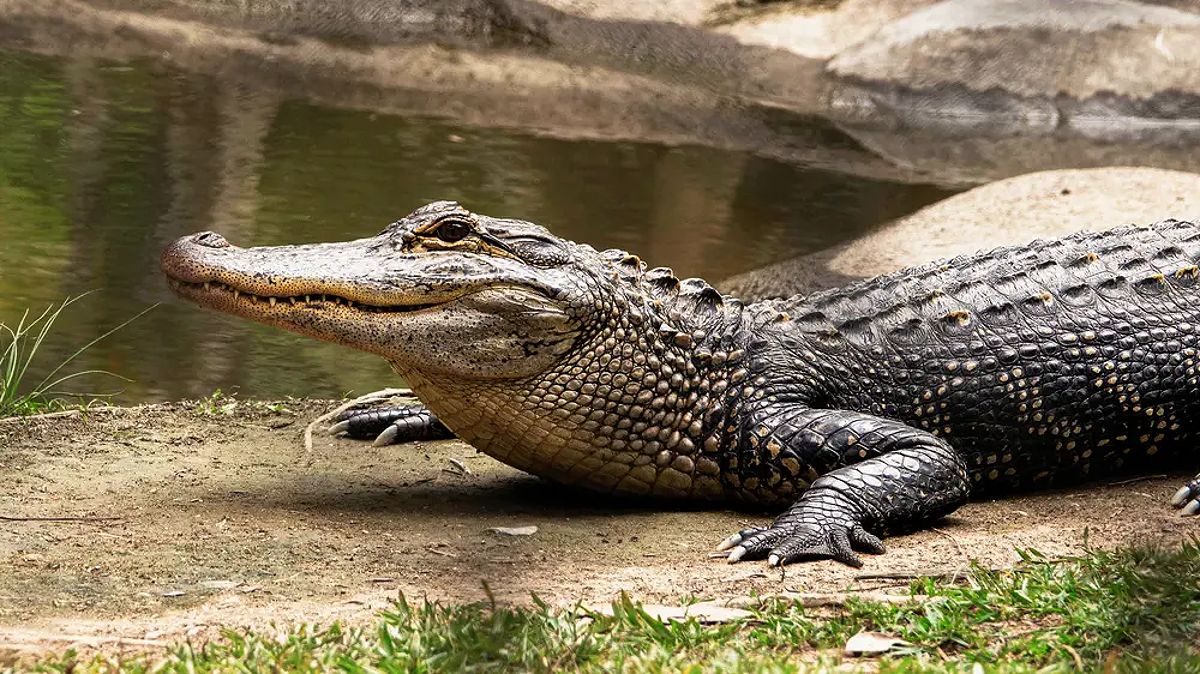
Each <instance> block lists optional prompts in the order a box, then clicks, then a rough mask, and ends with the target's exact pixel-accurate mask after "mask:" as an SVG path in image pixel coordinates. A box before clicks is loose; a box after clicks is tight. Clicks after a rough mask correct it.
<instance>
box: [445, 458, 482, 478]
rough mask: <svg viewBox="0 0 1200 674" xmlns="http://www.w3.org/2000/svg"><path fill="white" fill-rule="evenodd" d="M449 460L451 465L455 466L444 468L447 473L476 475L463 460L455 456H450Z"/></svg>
mask: <svg viewBox="0 0 1200 674" xmlns="http://www.w3.org/2000/svg"><path fill="white" fill-rule="evenodd" d="M447 460H448V461H449V462H450V465H451V466H454V469H453V470H451V469H449V468H443V469H442V470H444V471H446V472H447V473H454V474H455V475H474V473H472V472H471V469H470V468H467V464H465V463H463V462H462V461H461V460H459V459H456V458H454V457H450V458H449V459H447Z"/></svg>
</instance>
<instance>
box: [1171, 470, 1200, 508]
mask: <svg viewBox="0 0 1200 674" xmlns="http://www.w3.org/2000/svg"><path fill="white" fill-rule="evenodd" d="M1171 505H1173V506H1175V507H1176V508H1179V509H1180V511H1179V514H1181V515H1184V516H1188V515H1197V514H1200V475H1197V476H1196V477H1194V478H1192V479H1191V480H1190V481H1189V482H1188V483H1187V484H1185V485H1183V486H1182V487H1180V488H1179V491H1177V492H1175V495H1174V496H1172V497H1171Z"/></svg>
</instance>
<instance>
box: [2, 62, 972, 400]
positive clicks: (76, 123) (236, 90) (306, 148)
mask: <svg viewBox="0 0 1200 674" xmlns="http://www.w3.org/2000/svg"><path fill="white" fill-rule="evenodd" d="M950 193H951V191H950V190H948V189H946V188H943V187H938V186H935V185H921V184H905V183H898V182H897V183H893V182H886V181H879V180H872V179H866V178H861V177H854V176H851V175H849V174H842V173H838V172H833V171H829V170H819V169H815V168H811V167H805V166H797V165H789V164H785V163H779V162H776V161H772V160H768V159H763V158H760V157H756V156H753V155H749V154H744V153H737V152H729V151H722V150H715V149H710V148H703V147H671V146H664V145H655V144H645V143H635V142H598V141H580V140H563V139H556V138H547V137H539V136H535V135H528V134H524V133H519V132H516V131H510V130H497V129H483V128H474V127H466V126H460V125H455V124H453V123H450V122H447V121H443V120H437V119H428V118H412V117H398V116H392V115H386V114H381V113H378V112H373V111H370V110H345V109H333V108H324V107H318V106H314V105H312V104H309V103H304V102H300V101H291V100H281V99H280V98H279V97H277V96H272V95H268V94H264V93H262V92H260V91H257V90H254V89H251V88H249V87H244V86H238V85H235V84H231V83H228V82H222V81H221V80H220V79H219V78H214V77H210V76H202V75H196V74H189V73H185V72H180V71H175V70H172V69H170V68H168V67H166V66H164V65H162V64H161V63H158V62H154V63H151V62H138V61H133V62H119V63H118V62H106V61H99V60H94V59H84V58H80V59H64V58H58V57H49V56H39V55H30V54H25V53H18V52H4V51H0V323H4V324H7V325H12V324H14V323H15V321H16V320H18V319H19V318H20V316H21V314H22V312H23V311H25V310H26V309H30V310H33V311H35V312H36V311H40V310H41V309H43V308H45V307H46V306H48V305H51V304H52V303H55V302H59V301H61V300H63V299H64V298H66V297H69V296H75V295H79V294H81V293H88V292H90V293H91V294H89V295H88V296H87V297H85V298H84V299H82V300H80V301H78V302H77V303H75V304H73V305H72V306H71V307H70V308H69V309H68V311H67V312H64V315H63V316H62V318H61V319H60V321H59V323H58V324H57V325H56V326H55V329H54V331H53V332H52V333H51V334H50V336H49V337H48V339H47V342H46V343H45V344H44V345H43V347H42V351H41V352H40V353H39V355H38V360H37V361H35V368H34V369H35V370H36V371H35V372H32V373H31V374H30V376H31V377H33V378H34V380H36V379H37V378H39V377H40V376H41V375H42V374H44V373H45V372H46V371H47V369H48V368H51V367H53V366H54V365H56V364H57V363H58V362H60V361H61V360H62V359H64V358H65V357H67V356H68V355H70V354H71V352H72V351H73V350H74V349H75V348H77V347H78V346H80V345H82V344H84V343H86V342H88V341H89V340H91V339H92V338H94V337H95V336H97V335H99V334H101V333H103V332H104V331H105V330H107V329H108V328H111V327H113V326H115V325H117V324H119V323H121V322H122V321H123V320H125V319H127V318H129V317H131V316H133V315H135V314H137V313H138V312H139V311H141V310H143V309H145V308H146V307H149V306H151V305H154V304H156V303H161V304H160V305H159V306H157V307H155V308H154V309H153V310H151V311H150V312H149V313H148V314H146V315H145V316H143V317H141V318H140V319H138V320H137V321H135V322H133V323H132V324H131V325H129V326H128V327H126V328H124V329H122V330H120V331H119V332H117V333H116V334H114V335H112V336H111V337H109V338H107V339H105V340H103V341H102V342H100V343H99V344H97V345H96V346H94V347H93V348H92V349H90V350H89V351H87V352H86V353H85V354H84V355H83V356H82V357H81V358H80V359H79V360H78V361H77V362H76V363H74V364H73V369H90V368H96V369H102V370H106V371H109V372H113V373H116V374H119V375H121V376H123V377H125V378H126V379H128V381H119V380H115V379H105V378H92V379H89V380H86V381H79V382H76V387H75V390H79V391H88V392H114V393H116V395H115V397H114V400H116V401H118V402H122V403H131V402H142V401H156V400H168V399H176V398H182V397H199V396H205V395H208V394H210V393H212V392H213V391H214V390H215V389H218V388H220V389H223V390H225V391H229V390H234V389H236V390H237V391H239V393H240V394H241V395H244V396H247V397H260V398H280V397H284V396H287V395H295V396H315V397H333V396H341V395H343V394H345V393H347V392H350V391H355V392H365V391H370V390H374V389H377V388H382V387H384V386H389V385H394V384H395V383H396V379H395V377H394V375H392V374H391V373H390V372H389V370H388V368H387V366H386V365H385V364H384V363H383V362H382V361H381V360H379V359H378V358H376V357H374V356H370V355H367V354H362V353H357V352H352V351H349V350H347V349H344V348H340V347H337V346H334V345H329V344H323V343H319V342H316V341H314V340H310V339H306V338H302V337H299V336H294V335H291V334H289V333H285V332H283V331H280V330H277V329H273V328H269V327H266V326H259V325H253V324H251V323H248V322H245V321H242V320H239V319H235V318H231V317H226V316H222V315H218V314H216V313H213V312H209V311H205V310H202V309H199V308H197V307H194V306H191V305H188V304H185V303H183V302H182V301H180V300H176V299H175V298H174V297H173V296H172V295H171V293H170V292H169V291H168V289H167V287H166V284H165V283H164V281H163V278H162V277H161V275H160V273H159V271H158V255H159V252H160V251H161V249H162V247H163V246H164V245H165V244H166V243H167V242H169V241H171V240H172V239H174V238H175V237H177V236H180V235H182V234H186V233H190V232H195V231H200V230H214V231H217V232H220V233H221V234H224V235H225V236H226V237H227V238H228V239H229V240H230V241H232V242H233V243H235V244H238V245H270V244H281V243H303V242H313V241H327V240H339V239H351V238H357V237H361V236H368V235H372V234H375V233H377V232H378V231H379V230H380V229H381V228H382V226H383V225H385V224H387V223H388V222H391V221H393V220H395V219H396V218H398V217H400V216H402V215H404V214H406V213H408V212H409V211H411V210H412V209H413V208H415V207H417V206H419V205H421V204H423V203H426V202H428V201H432V200H437V199H454V200H458V201H460V202H462V203H463V204H464V205H466V206H467V207H468V208H471V209H472V210H476V211H480V212H483V213H487V214H489V215H498V216H499V215H503V216H508V217H517V218H521V219H525V220H530V221H533V222H537V223H539V224H542V225H544V226H546V227H549V228H550V229H551V230H552V231H554V232H555V233H556V234H559V235H561V236H564V237H567V238H570V239H574V240H577V241H582V242H586V243H589V244H591V245H593V246H595V247H597V248H608V247H617V248H624V249H627V250H630V251H632V252H636V253H637V254H639V255H641V256H642V257H643V259H646V260H647V261H649V262H650V263H652V264H654V265H665V266H670V267H673V268H674V269H675V270H676V271H677V272H678V273H680V274H681V275H684V276H703V277H705V278H707V279H709V280H712V281H716V280H719V279H721V278H724V277H727V276H729V275H731V274H734V273H737V272H741V271H745V270H748V269H751V268H754V267H756V266H760V265H762V264H765V263H768V262H772V261H775V260H779V259H783V258H786V257H790V256H792V255H797V254H801V253H806V252H811V251H815V250H819V249H821V248H825V247H828V246H830V245H833V244H835V243H838V242H840V241H843V240H846V239H849V238H852V237H855V236H858V235H860V234H861V233H863V232H864V231H866V230H868V229H870V228H871V227H873V226H876V225H878V224H880V223H883V222H886V221H888V220H890V219H893V218H895V217H898V216H900V215H904V214H906V213H909V212H912V211H914V210H916V209H918V208H920V207H922V206H924V205H926V204H929V203H931V202H933V201H936V200H939V199H942V198H944V197H946V196H948V195H949V194H950ZM0 348H2V347H0Z"/></svg>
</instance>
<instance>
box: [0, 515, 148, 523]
mask: <svg viewBox="0 0 1200 674" xmlns="http://www.w3.org/2000/svg"><path fill="white" fill-rule="evenodd" d="M123 519H125V518H124V517H89V516H86V515H85V516H79V517H71V516H62V517H18V516H13V515H0V522H115V521H118V520H123Z"/></svg>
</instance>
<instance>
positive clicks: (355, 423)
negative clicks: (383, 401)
mask: <svg viewBox="0 0 1200 674" xmlns="http://www.w3.org/2000/svg"><path fill="white" fill-rule="evenodd" d="M329 432H330V434H332V435H338V434H341V433H345V434H346V436H347V437H350V438H354V439H355V440H371V441H372V443H371V444H373V445H374V446H376V447H382V446H384V445H392V444H397V443H401V442H411V441H414V440H443V439H447V438H452V437H454V434H452V433H451V432H450V429H448V428H446V426H445V425H444V424H443V423H442V422H440V421H438V419H437V417H435V416H434V415H433V413H432V412H430V411H429V408H427V407H425V406H424V405H404V406H400V407H376V408H370V409H350V410H346V411H345V412H342V413H341V414H340V415H338V417H337V423H335V424H334V425H333V426H330V428H329Z"/></svg>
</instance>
